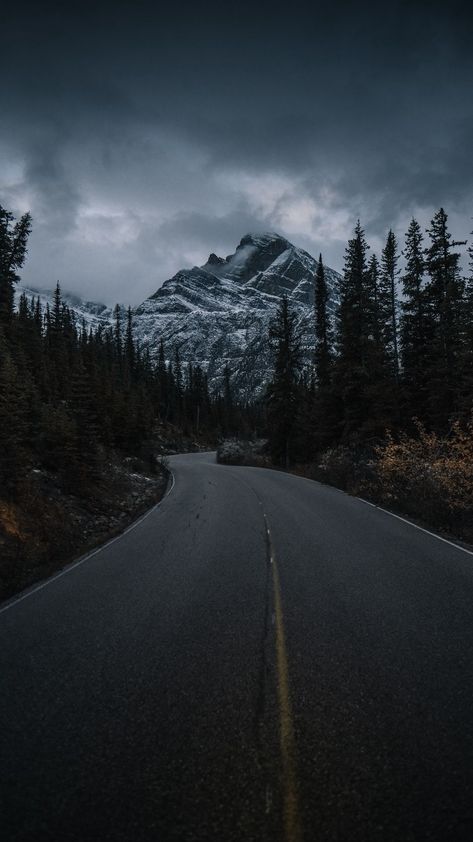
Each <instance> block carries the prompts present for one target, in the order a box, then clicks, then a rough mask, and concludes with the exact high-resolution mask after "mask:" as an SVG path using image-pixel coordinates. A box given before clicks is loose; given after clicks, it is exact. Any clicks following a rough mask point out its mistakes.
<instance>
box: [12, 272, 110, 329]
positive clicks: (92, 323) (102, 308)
mask: <svg viewBox="0 0 473 842" xmlns="http://www.w3.org/2000/svg"><path fill="white" fill-rule="evenodd" d="M22 292H24V293H25V295H26V297H27V298H28V299H29V300H31V299H32V298H38V297H39V299H40V301H41V305H42V307H43V311H44V310H46V305H47V304H49V307H50V308H51V309H52V307H53V303H54V291H53V290H51V289H36V288H34V287H28V286H25V285H24V284H22V283H20V284H18V286H17V288H16V300H17V301H18V299H19V297H20V295H21V293H22ZM61 297H62V300H63V301H64V303H65V304H66V305H67V306H68V307H69V309H70V310H72V311H73V312H74V313H75V316H76V319H77V324H78V325H81V324H82V322H83V321H84V322H85V324H86V326H87V329H89V328H93V329H95V328H97V327H98V326H99V325H103V326H105V327H106V326H108V325H110V324H111V323H112V310H111V308H110V307H107V305H106V304H98V303H96V302H94V301H83V300H82V299H81V298H79V296H78V295H74V294H73V293H71V292H64V291H61Z"/></svg>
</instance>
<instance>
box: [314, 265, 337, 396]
mask: <svg viewBox="0 0 473 842" xmlns="http://www.w3.org/2000/svg"><path fill="white" fill-rule="evenodd" d="M328 301H329V291H328V287H327V282H326V280H325V268H324V264H323V262H322V255H319V261H318V264H317V272H316V276H315V377H316V382H317V386H318V387H319V388H326V387H328V386H329V385H330V382H331V378H332V363H333V357H332V343H333V335H332V325H331V323H330V318H329V315H328V311H327V304H328Z"/></svg>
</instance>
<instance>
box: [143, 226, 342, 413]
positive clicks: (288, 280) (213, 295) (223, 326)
mask: <svg viewBox="0 0 473 842" xmlns="http://www.w3.org/2000/svg"><path fill="white" fill-rule="evenodd" d="M316 265H317V264H316V261H315V260H314V258H313V257H311V255H310V254H308V253H307V252H306V251H303V250H302V249H299V248H296V247H295V246H293V245H292V244H291V243H290V242H288V240H286V239H284V238H283V237H281V236H279V235H278V234H264V235H252V234H247V235H246V236H245V237H243V239H242V240H241V241H240V244H239V245H238V247H237V249H236V251H235V253H234V254H231V255H229V256H228V257H226V258H222V257H217V255H215V254H211V255H210V257H209V259H208V261H207V263H205V265H204V266H200V267H198V266H195V267H194V268H193V269H186V270H182V271H180V272H178V273H177V275H175V276H174V277H173V278H171V279H170V280H168V281H166V282H165V283H164V284H163V285H162V287H160V289H158V291H157V292H156V293H155V294H154V295H152V296H151V297H150V298H148V299H147V300H146V301H144V302H143V304H142V305H141V306H140V307H138V308H137V310H136V311H135V331H136V335H137V337H138V339H139V340H140V342H141V343H142V344H143V345H147V346H149V348H150V349H151V352H152V354H153V355H154V354H156V353H157V350H158V346H159V341H160V339H161V338H162V339H163V341H164V343H165V346H166V348H167V349H170V348H171V347H176V346H177V347H178V348H179V352H180V356H181V359H182V360H183V361H184V362H192V363H198V364H199V365H201V366H202V367H203V368H204V369H205V370H206V371H207V372H208V377H209V383H210V385H211V387H214V388H219V387H220V386H221V383H222V379H223V371H224V368H225V366H226V365H228V367H229V369H230V371H231V373H232V383H233V386H234V389H235V391H236V393H237V394H238V397H239V398H240V400H247V399H250V398H253V397H255V396H257V395H258V394H260V393H261V391H262V389H263V388H264V385H265V383H266V382H267V380H268V376H269V375H270V372H271V360H270V355H269V349H268V341H267V338H268V330H269V322H270V320H271V318H272V317H273V315H274V312H275V310H276V308H277V306H278V304H279V302H280V300H281V298H282V296H283V295H287V297H288V299H289V301H290V303H291V305H292V307H293V309H295V310H296V312H297V316H298V321H299V324H300V327H301V330H302V333H303V345H304V350H305V355H306V359H307V362H308V363H309V361H310V359H311V357H312V352H313V348H314V318H313V313H314V309H313V308H314V276H315V272H316ZM326 278H327V283H328V286H329V289H330V304H329V308H330V310H331V311H332V312H334V308H335V305H336V302H337V300H338V284H339V280H340V276H339V275H338V273H337V272H335V271H334V270H333V269H329V268H328V267H326Z"/></svg>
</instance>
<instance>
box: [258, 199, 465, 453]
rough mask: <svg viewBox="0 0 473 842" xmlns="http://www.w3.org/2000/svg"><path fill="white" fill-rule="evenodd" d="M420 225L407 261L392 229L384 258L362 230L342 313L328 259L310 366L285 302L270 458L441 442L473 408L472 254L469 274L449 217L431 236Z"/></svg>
mask: <svg viewBox="0 0 473 842" xmlns="http://www.w3.org/2000/svg"><path fill="white" fill-rule="evenodd" d="M426 233H427V239H425V237H424V233H423V231H422V229H421V226H420V225H419V223H418V222H417V221H416V220H415V219H413V220H412V221H411V223H410V225H409V229H408V231H407V233H406V237H405V243H404V248H403V251H402V256H403V258H404V266H403V270H402V271H401V270H400V266H399V264H400V257H401V252H400V248H399V244H398V241H397V238H396V236H395V234H394V233H393V231H389V233H388V236H387V239H386V243H385V246H384V248H383V250H382V254H381V257H380V259H378V257H377V256H376V255H375V254H373V255H371V257H370V256H369V245H368V243H367V241H366V237H365V232H364V230H363V228H362V226H361V224H360V222H358V224H357V225H356V228H355V231H354V234H353V237H352V238H351V239H350V240H349V242H348V245H347V248H346V252H345V265H344V271H343V276H342V280H341V284H340V289H339V303H338V312H337V315H336V318H335V319H331V318H330V316H329V312H328V306H327V305H328V301H329V289H328V287H327V283H326V278H325V270H324V264H323V260H322V256H320V258H319V261H318V266H317V272H316V276H315V279H314V295H315V308H314V328H315V337H316V338H315V349H314V359H313V365H312V366H311V367H310V369H309V370H307V367H305V368H304V366H303V358H302V350H301V335H300V332H299V328H298V323H297V317H296V314H295V313H294V312H292V310H291V307H290V304H289V302H288V300H287V299H283V300H282V302H281V305H280V307H279V310H278V312H277V314H276V316H275V319H274V321H273V323H272V325H271V328H270V336H269V342H270V345H271V348H272V352H273V360H274V376H273V378H272V381H271V383H270V385H269V388H268V393H267V411H268V433H269V443H270V449H271V455H272V458H273V461H274V462H276V463H279V464H286V465H287V464H289V463H291V462H308V461H311V460H313V459H314V458H316V457H317V455H318V454H320V453H321V452H323V451H324V450H326V449H327V448H330V447H333V446H336V445H338V444H342V445H346V446H348V447H350V448H355V449H356V448H360V447H369V446H372V445H375V444H376V443H377V442H379V441H380V440H381V439H382V438H383V437H384V436H385V435H386V432H387V431H390V432H391V433H392V434H396V433H400V432H402V431H404V432H407V433H408V434H413V435H415V431H416V429H418V427H419V425H423V426H424V427H425V428H427V429H430V430H432V431H434V432H435V433H437V434H441V435H444V434H446V433H448V430H449V429H450V428H451V425H452V424H453V423H454V422H456V421H459V422H460V423H465V424H466V423H467V422H468V419H470V418H471V413H472V409H473V247H472V246H470V247H469V249H468V260H469V264H468V271H467V275H466V276H465V275H464V273H463V272H462V269H461V256H462V255H461V253H460V251H459V250H458V249H459V247H460V246H464V245H466V241H456V240H454V239H453V238H452V235H451V233H450V232H449V230H448V218H447V214H446V213H445V211H444V209H443V208H441V209H440V210H439V211H438V212H437V213H436V214H435V216H434V217H433V219H432V221H431V223H430V226H429V228H428V229H427V232H426Z"/></svg>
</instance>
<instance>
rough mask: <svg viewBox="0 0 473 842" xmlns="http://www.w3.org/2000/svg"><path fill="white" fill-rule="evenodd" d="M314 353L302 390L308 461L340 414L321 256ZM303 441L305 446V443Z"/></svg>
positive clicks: (326, 442) (327, 440)
mask: <svg viewBox="0 0 473 842" xmlns="http://www.w3.org/2000/svg"><path fill="white" fill-rule="evenodd" d="M314 296H315V354H314V363H315V365H314V374H315V379H314V378H310V381H309V383H308V384H307V386H306V388H305V390H304V395H305V397H304V404H305V405H304V410H303V413H302V414H303V422H302V423H303V426H304V427H305V434H303V436H302V438H301V442H300V448H301V449H305V450H306V453H307V459H308V460H311V459H313V458H314V456H315V454H316V453H317V452H319V451H322V450H324V449H325V448H326V447H328V445H329V444H330V443H331V442H332V441H333V439H334V431H335V430H336V427H337V422H338V420H339V419H338V415H339V411H338V408H337V404H336V398H335V393H334V389H333V374H334V351H333V341H334V339H333V327H332V324H331V320H330V316H329V313H328V307H327V305H328V301H329V291H328V286H327V282H326V279H325V268H324V264H323V261H322V255H319V260H318V264H317V271H316V276H315V290H314ZM304 439H305V442H306V443H305V444H304Z"/></svg>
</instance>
